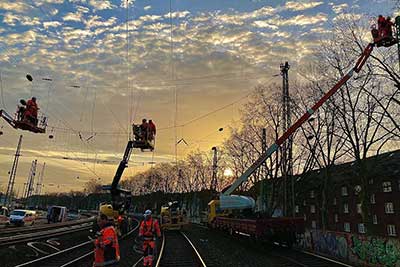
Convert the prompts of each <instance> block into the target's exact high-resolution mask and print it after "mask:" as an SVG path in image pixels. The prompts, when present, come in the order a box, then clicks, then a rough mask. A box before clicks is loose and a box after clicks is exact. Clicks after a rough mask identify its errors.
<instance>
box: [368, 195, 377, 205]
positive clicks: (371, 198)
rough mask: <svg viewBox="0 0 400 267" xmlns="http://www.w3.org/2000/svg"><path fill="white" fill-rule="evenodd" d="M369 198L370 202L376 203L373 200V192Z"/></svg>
mask: <svg viewBox="0 0 400 267" xmlns="http://www.w3.org/2000/svg"><path fill="white" fill-rule="evenodd" d="M369 200H370V202H371V204H375V203H376V202H375V194H372V195H371V196H370V197H369Z"/></svg>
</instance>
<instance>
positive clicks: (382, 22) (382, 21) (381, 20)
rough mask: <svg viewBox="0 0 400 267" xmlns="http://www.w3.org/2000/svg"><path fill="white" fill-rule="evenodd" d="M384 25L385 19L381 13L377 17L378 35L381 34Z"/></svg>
mask: <svg viewBox="0 0 400 267" xmlns="http://www.w3.org/2000/svg"><path fill="white" fill-rule="evenodd" d="M385 27H386V19H385V17H383V16H382V15H380V16H379V17H378V32H379V37H381V36H382V35H383V29H384V28H385Z"/></svg>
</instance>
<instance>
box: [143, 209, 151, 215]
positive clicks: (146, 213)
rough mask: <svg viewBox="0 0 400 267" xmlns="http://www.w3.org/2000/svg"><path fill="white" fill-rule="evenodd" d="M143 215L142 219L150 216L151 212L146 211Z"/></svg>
mask: <svg viewBox="0 0 400 267" xmlns="http://www.w3.org/2000/svg"><path fill="white" fill-rule="evenodd" d="M143 215H144V217H147V216H151V210H146V211H145V212H144V214H143Z"/></svg>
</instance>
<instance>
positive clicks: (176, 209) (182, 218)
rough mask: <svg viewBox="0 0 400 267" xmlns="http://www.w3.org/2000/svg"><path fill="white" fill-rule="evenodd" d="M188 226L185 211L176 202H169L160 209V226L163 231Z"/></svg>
mask: <svg viewBox="0 0 400 267" xmlns="http://www.w3.org/2000/svg"><path fill="white" fill-rule="evenodd" d="M187 224H188V218H187V211H186V209H184V208H182V207H181V206H180V204H179V202H178V201H174V202H169V203H168V204H166V205H163V206H162V207H161V212H160V225H161V229H163V230H179V229H182V227H184V226H185V225H187Z"/></svg>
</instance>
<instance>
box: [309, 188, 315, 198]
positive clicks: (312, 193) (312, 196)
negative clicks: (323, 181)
mask: <svg viewBox="0 0 400 267" xmlns="http://www.w3.org/2000/svg"><path fill="white" fill-rule="evenodd" d="M310 198H315V193H314V190H311V191H310Z"/></svg>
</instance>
